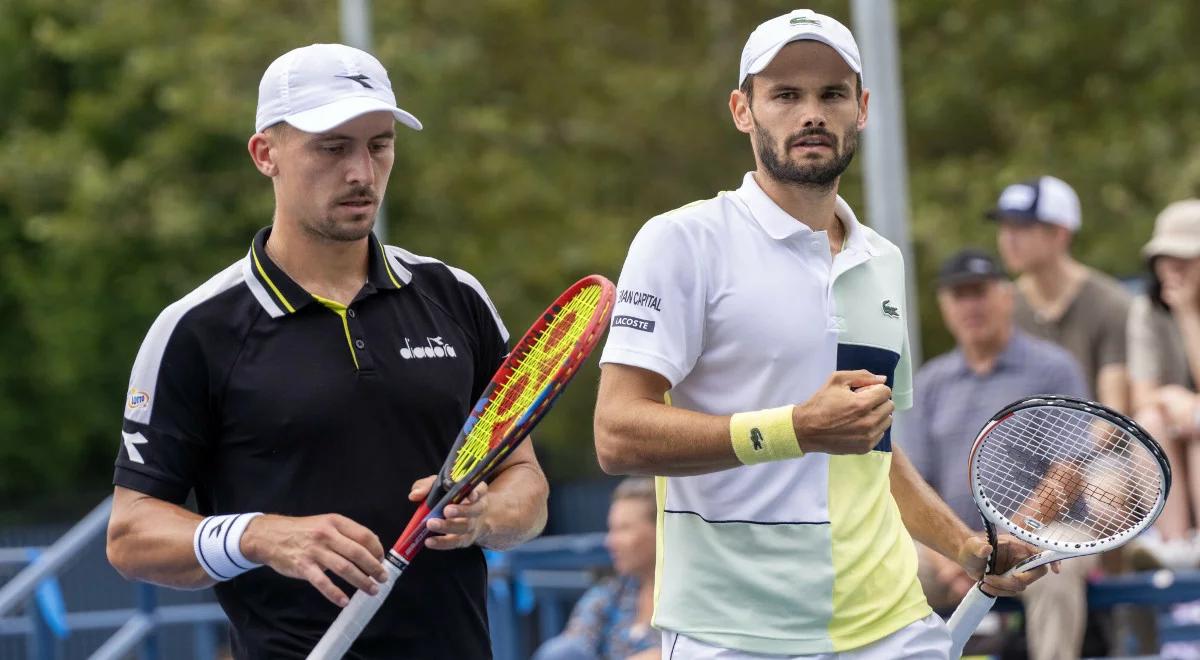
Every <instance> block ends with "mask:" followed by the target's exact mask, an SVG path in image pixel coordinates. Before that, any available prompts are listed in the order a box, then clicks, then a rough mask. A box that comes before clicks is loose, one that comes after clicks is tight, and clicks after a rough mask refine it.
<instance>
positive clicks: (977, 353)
mask: <svg viewBox="0 0 1200 660" xmlns="http://www.w3.org/2000/svg"><path fill="white" fill-rule="evenodd" d="M1011 338H1012V328H1005V329H1004V330H1002V331H1001V332H999V333H997V334H996V335H995V336H993V337H990V338H988V339H986V340H981V341H978V342H973V343H970V344H962V345H961V348H962V353H963V359H964V360H966V362H967V367H968V368H969V369H970V370H971V371H973V372H975V373H977V374H987V373H990V372H991V371H992V369H993V368H995V366H996V359H997V358H999V357H1000V354H1001V353H1003V352H1004V348H1005V347H1006V346H1008V340H1009V339H1011Z"/></svg>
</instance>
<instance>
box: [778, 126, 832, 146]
mask: <svg viewBox="0 0 1200 660" xmlns="http://www.w3.org/2000/svg"><path fill="white" fill-rule="evenodd" d="M811 137H819V138H824V139H826V140H829V143H830V144H831V145H833V146H834V147H837V146H838V137H837V136H836V135H834V134H833V133H831V132H830V131H829V130H828V129H825V128H820V127H817V126H814V127H813V128H806V129H804V130H802V131H798V132H796V133H792V134H791V135H789V136H788V139H787V142H785V144H789V145H791V144H796V143H797V142H799V141H801V140H804V139H807V138H811Z"/></svg>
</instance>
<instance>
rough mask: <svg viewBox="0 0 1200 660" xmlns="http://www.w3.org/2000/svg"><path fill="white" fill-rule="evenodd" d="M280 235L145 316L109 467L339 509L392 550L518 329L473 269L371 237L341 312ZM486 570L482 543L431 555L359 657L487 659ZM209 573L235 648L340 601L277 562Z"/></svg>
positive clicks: (298, 653) (178, 486)
mask: <svg viewBox="0 0 1200 660" xmlns="http://www.w3.org/2000/svg"><path fill="white" fill-rule="evenodd" d="M269 233H270V228H267V229H263V230H262V231H260V232H259V233H258V235H257V236H256V237H255V238H254V242H253V244H252V246H251V250H250V252H249V254H247V256H246V257H245V258H244V259H242V260H240V261H238V262H237V263H235V264H233V265H232V266H230V267H229V268H227V269H225V270H224V271H222V272H221V273H219V274H217V275H216V276H215V277H213V278H212V279H211V280H209V281H208V282H206V283H205V284H203V285H202V286H200V288H198V289H196V290H195V291H193V292H192V293H190V294H188V295H187V296H185V297H184V298H183V299H181V300H179V301H178V302H176V303H174V304H172V305H171V306H169V307H167V308H166V309H165V310H163V312H162V313H161V314H160V315H159V317H158V319H157V320H156V321H155V322H154V325H153V326H152V327H151V328H150V331H149V333H148V334H147V335H146V338H145V340H144V341H143V343H142V347H141V350H140V351H139V352H138V356H137V360H136V361H135V363H134V366H133V374H132V376H131V378H130V385H129V396H128V399H127V401H126V408H125V419H124V429H123V433H122V436H123V441H122V446H121V448H120V451H119V452H118V456H117V463H116V465H117V467H116V475H115V477H114V483H115V484H116V485H118V486H123V487H125V488H130V489H133V490H137V491H140V492H143V493H146V494H148V495H152V496H154V497H157V498H160V499H163V500H166V501H168V502H174V503H177V504H182V503H183V502H184V501H185V499H186V498H187V496H188V493H189V491H193V490H194V491H195V495H196V502H197V506H198V509H199V511H200V513H201V514H203V515H213V514H224V513H237V512H248V511H264V512H268V513H278V514H284V515H289V516H306V515H314V514H321V513H340V514H343V515H345V516H347V517H349V518H350V519H352V520H355V521H357V522H359V523H361V524H363V525H365V526H366V527H368V528H370V529H371V530H372V531H374V532H375V533H376V534H377V535H379V538H380V541H381V543H382V544H383V546H384V548H388V547H390V546H391V544H392V543H393V542H395V540H396V538H397V537H399V536H400V533H401V532H402V531H403V529H404V527H405V525H406V523H407V522H408V519H409V517H410V516H411V515H412V513H413V511H414V510H415V509H416V505H415V504H413V503H410V502H409V501H408V497H407V495H408V491H409V487H410V486H411V484H412V482H413V481H414V480H416V479H418V478H420V477H424V476H427V475H430V474H433V473H435V472H437V471H438V469H439V468H440V467H441V464H442V461H443V460H444V459H445V457H446V455H447V453H448V452H449V449H450V446H451V444H452V443H453V441H454V439H455V437H456V436H457V435H458V431H459V429H460V428H461V426H462V423H463V421H464V420H465V419H466V418H467V414H468V413H469V412H470V409H471V406H472V405H473V404H474V402H475V400H476V399H477V398H478V397H479V395H480V394H481V393H482V390H483V388H484V386H485V385H486V384H487V382H488V380H489V379H490V377H491V376H492V374H493V373H495V370H496V368H497V367H498V366H499V364H500V362H501V361H502V360H503V358H504V356H505V354H506V353H507V348H506V345H507V341H508V333H507V331H506V330H505V328H504V325H503V324H502V323H501V321H500V318H499V316H498V315H497V313H496V310H495V308H494V306H493V305H492V303H491V301H490V300H489V299H488V297H487V294H486V292H485V291H484V290H483V287H482V286H481V285H480V284H479V282H478V281H477V280H476V279H475V278H474V277H472V276H471V275H469V274H468V273H466V272H464V271H462V270H459V269H456V268H451V267H449V266H446V265H445V264H442V263H441V262H438V261H436V260H434V259H429V258H426V257H419V256H416V255H413V254H411V253H409V252H407V251H405V250H402V249H400V248H396V247H392V246H383V245H382V244H380V243H378V242H377V241H376V240H375V238H374V237H371V239H370V268H369V276H368V280H367V282H366V284H364V286H363V288H362V290H361V291H360V292H359V293H358V295H357V296H356V297H355V299H354V301H353V302H352V303H351V304H350V306H349V307H348V308H347V309H346V310H345V311H344V312H343V313H339V312H337V311H335V310H334V309H331V308H330V307H329V306H327V305H325V304H322V302H320V301H318V300H316V299H314V298H313V296H311V295H309V294H308V293H307V292H305V291H304V290H303V289H302V288H300V286H299V285H297V284H296V283H295V282H294V281H293V280H291V279H290V278H288V276H287V275H285V274H284V273H283V271H282V270H280V269H279V268H278V267H277V266H276V265H275V264H274V263H272V262H271V260H270V259H269V258H268V257H267V253H266V250H265V249H264V245H265V243H266V238H267V236H268V235H269ZM486 578H487V574H486V566H485V564H484V560H483V556H482V553H481V552H480V550H479V549H478V548H467V549H462V550H455V551H426V552H424V553H422V554H421V556H420V557H419V558H418V560H417V561H415V562H414V563H413V565H412V567H411V568H410V569H409V570H408V571H407V572H406V573H405V574H404V575H403V577H402V578H401V579H400V581H399V582H398V584H397V585H396V588H395V590H394V591H393V592H392V594H391V596H389V598H388V599H387V601H386V602H385V604H384V606H383V608H382V609H380V611H379V613H378V614H377V615H376V616H375V618H374V620H372V622H371V623H370V625H368V626H367V628H366V630H365V631H364V632H363V634H362V636H361V638H360V639H359V641H358V643H356V644H355V646H354V647H353V649H352V650H351V653H350V655H348V656H347V657H363V658H486V657H490V656H491V650H490V646H491V645H490V641H489V637H488V628H487V611H486V605H485V589H486ZM339 584H340V585H341V586H342V587H343V588H344V589H345V590H346V591H347V593H352V592H353V589H352V588H350V587H348V586H347V585H346V584H345V583H342V582H340V581H339ZM214 588H215V590H216V593H217V598H218V600H219V601H220V603H221V606H222V607H223V608H224V610H225V613H226V614H227V615H228V616H229V619H230V622H231V624H232V637H233V646H234V651H235V655H236V656H237V657H238V658H289V657H296V658H303V657H305V656H306V655H307V654H308V652H309V651H310V650H311V649H312V647H313V645H314V644H315V643H316V641H317V640H318V639H319V638H320V636H321V634H322V633H323V632H324V631H325V629H326V628H327V627H328V626H329V623H330V622H331V621H332V620H333V619H334V617H335V616H336V615H337V613H338V611H339V610H338V608H337V607H336V606H334V605H332V604H330V603H329V602H328V601H326V600H325V598H324V597H323V596H322V595H321V594H320V593H319V592H318V591H317V590H316V589H315V588H314V587H312V586H311V585H309V584H308V583H307V582H304V581H302V580H295V579H291V578H286V577H283V576H282V575H279V574H277V573H275V572H274V571H272V570H271V569H269V568H265V567H264V568H259V569H256V570H253V571H250V572H248V573H245V574H243V575H241V576H239V577H237V578H234V579H233V580H230V581H228V582H222V583H219V584H217V585H216V587H214Z"/></svg>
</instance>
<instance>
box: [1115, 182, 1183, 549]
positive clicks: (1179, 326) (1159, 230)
mask: <svg viewBox="0 0 1200 660" xmlns="http://www.w3.org/2000/svg"><path fill="white" fill-rule="evenodd" d="M1142 255H1143V256H1144V257H1145V258H1146V260H1147V265H1148V266H1149V270H1150V277H1149V286H1148V287H1147V291H1146V293H1145V294H1143V295H1141V296H1139V297H1138V298H1136V299H1135V300H1134V302H1133V305H1132V307H1131V308H1130V312H1129V326H1128V341H1129V347H1128V353H1129V372H1130V380H1131V384H1132V398H1133V404H1134V409H1135V411H1136V418H1137V420H1138V421H1139V422H1140V423H1141V424H1142V425H1143V426H1145V427H1146V430H1148V431H1149V432H1150V433H1151V434H1152V435H1153V436H1154V437H1155V438H1158V439H1159V441H1160V442H1162V444H1163V447H1164V449H1165V450H1166V452H1167V456H1168V458H1170V460H1171V466H1172V468H1173V469H1174V471H1175V475H1176V479H1177V481H1176V483H1177V484H1179V485H1180V487H1177V488H1174V489H1172V492H1171V495H1170V497H1169V499H1168V500H1167V506H1166V509H1164V510H1163V513H1162V515H1161V516H1160V517H1159V519H1158V522H1157V523H1156V524H1155V529H1156V531H1157V532H1158V535H1157V536H1154V535H1148V536H1146V537H1145V539H1144V541H1143V542H1141V543H1140V549H1141V550H1142V551H1145V552H1138V551H1136V550H1135V551H1134V553H1133V554H1132V555H1131V558H1132V559H1133V560H1134V561H1135V563H1138V561H1137V560H1138V559H1139V556H1142V557H1144V556H1145V554H1146V553H1148V554H1149V555H1150V558H1151V559H1152V560H1153V561H1152V562H1151V564H1150V565H1154V564H1157V565H1162V566H1166V567H1168V568H1196V567H1197V566H1198V565H1200V536H1198V535H1197V533H1196V529H1197V516H1200V397H1198V396H1197V394H1196V392H1197V388H1196V384H1197V382H1200V199H1187V200H1183V201H1179V202H1175V203H1173V204H1171V205H1169V206H1167V208H1165V209H1163V211H1162V213H1160V214H1159V215H1158V218H1157V219H1156V220H1155V221H1154V235H1153V236H1152V237H1151V239H1150V241H1149V242H1148V243H1146V245H1145V247H1143V248H1142ZM1145 567H1147V568H1148V567H1150V566H1145Z"/></svg>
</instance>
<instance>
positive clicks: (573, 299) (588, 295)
mask: <svg viewBox="0 0 1200 660" xmlns="http://www.w3.org/2000/svg"><path fill="white" fill-rule="evenodd" d="M614 298H615V295H614V287H613V284H612V282H610V281H608V280H607V279H605V278H603V277H601V276H599V275H589V276H588V277H585V278H583V279H582V280H580V281H578V282H576V283H575V284H574V285H572V286H571V287H570V288H569V289H567V290H566V291H565V292H563V294H562V295H560V296H559V297H558V299H557V300H555V301H554V304H552V305H551V306H550V307H549V308H548V309H547V310H546V311H545V312H543V313H542V315H541V316H540V317H539V318H538V320H537V322H536V323H534V325H533V327H531V328H530V329H529V331H528V332H526V333H525V336H524V337H522V338H521V340H520V341H519V342H517V344H516V345H515V346H514V347H513V349H512V351H511V352H510V353H509V356H508V358H506V359H505V360H504V363H503V364H501V365H500V368H499V369H498V370H497V371H496V375H495V376H493V377H492V381H491V382H490V383H489V384H488V386H487V387H486V388H485V389H484V391H483V395H482V396H481V397H480V398H479V402H478V403H476V404H475V408H474V409H473V410H472V411H471V414H470V416H469V417H468V418H467V421H466V423H465V424H464V425H463V429H462V431H461V432H460V433H459V435H458V438H457V439H456V440H455V442H454V446H453V447H452V448H451V450H450V455H449V456H448V457H447V458H446V462H445V464H444V465H443V466H442V469H441V471H440V472H439V473H438V478H437V479H436V480H435V483H434V486H433V488H432V489H431V490H430V492H429V497H428V498H426V500H425V502H423V503H422V504H421V506H420V507H418V508H417V511H416V513H415V514H413V516H412V518H411V519H410V521H409V523H408V526H407V527H406V528H405V530H404V533H403V534H401V535H400V538H399V540H397V541H396V544H395V545H393V546H392V549H391V550H389V551H388V553H387V555H386V557H385V560H386V561H385V562H384V567H385V568H386V569H387V581H386V582H384V583H383V584H380V585H379V591H378V593H376V594H375V595H374V596H372V595H371V594H368V593H367V592H365V591H358V592H356V593H355V594H354V596H353V597H352V598H351V599H350V603H349V604H348V605H346V607H345V608H344V609H343V610H342V611H341V613H339V614H338V617H337V619H335V620H334V622H333V623H332V624H331V625H330V626H329V630H327V631H326V632H325V635H324V636H322V637H321V640H320V641H319V642H318V643H317V645H316V647H315V648H313V650H312V652H311V653H310V654H309V656H308V658H309V660H334V659H336V658H341V657H342V656H343V655H345V654H346V652H347V651H349V650H350V646H351V645H353V644H354V640H356V639H358V636H359V634H360V633H362V630H363V628H365V627H366V625H367V623H368V622H369V621H370V620H371V617H373V616H374V615H375V612H376V611H378V610H379V608H380V606H382V605H383V601H384V599H385V598H387V596H388V594H389V593H391V590H392V587H393V586H394V585H395V584H396V579H397V578H399V577H400V575H401V574H402V573H403V572H404V570H405V569H406V568H408V565H409V564H410V563H411V562H412V560H413V557H415V556H416V554H417V552H419V551H420V550H421V548H422V547H424V545H425V539H426V538H428V536H429V534H430V531H429V529H428V527H427V523H428V522H429V520H430V519H432V518H442V517H443V514H442V512H443V510H444V509H445V508H446V506H448V505H450V504H455V503H458V502H461V501H462V500H464V499H466V497H467V495H469V494H470V493H471V490H472V489H474V488H475V486H476V485H478V484H479V483H480V482H481V481H483V480H485V479H487V478H489V477H490V476H492V474H494V473H495V472H496V468H498V467H499V466H500V464H501V463H502V462H503V461H504V459H505V458H507V457H508V456H509V454H510V453H511V452H512V450H513V449H514V448H515V447H516V446H517V445H519V444H520V443H521V441H523V440H524V439H525V438H526V437H527V436H528V435H529V431H530V430H531V429H532V428H533V427H534V426H535V425H536V424H537V423H538V422H539V421H540V420H541V419H542V417H543V416H544V415H545V414H546V411H548V410H549V409H550V406H551V405H553V403H554V401H555V400H556V399H557V398H558V395H559V394H561V393H562V391H563V389H564V388H565V387H566V386H567V383H568V382H570V380H571V378H572V377H574V375H575V373H576V371H578V370H579V367H580V366H582V365H583V363H584V361H586V360H587V357H588V355H589V354H590V353H591V352H592V349H594V348H595V347H596V344H597V343H598V342H599V341H600V337H601V336H602V335H603V334H604V331H605V329H606V328H607V327H608V320H609V317H610V315H611V314H612V308H613V301H614Z"/></svg>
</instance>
